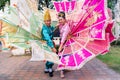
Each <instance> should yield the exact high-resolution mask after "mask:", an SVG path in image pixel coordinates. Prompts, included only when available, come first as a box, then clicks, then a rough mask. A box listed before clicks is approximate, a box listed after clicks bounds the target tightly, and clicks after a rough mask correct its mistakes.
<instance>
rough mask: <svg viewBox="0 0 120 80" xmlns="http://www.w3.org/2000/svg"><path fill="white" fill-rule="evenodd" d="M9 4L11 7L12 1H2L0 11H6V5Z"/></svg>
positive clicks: (0, 1)
mask: <svg viewBox="0 0 120 80" xmlns="http://www.w3.org/2000/svg"><path fill="white" fill-rule="evenodd" d="M7 3H8V4H9V5H10V0H0V10H1V9H2V10H3V11H4V8H5V5H6V4H7Z"/></svg>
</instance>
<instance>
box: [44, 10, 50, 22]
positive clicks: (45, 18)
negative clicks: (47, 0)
mask: <svg viewBox="0 0 120 80" xmlns="http://www.w3.org/2000/svg"><path fill="white" fill-rule="evenodd" d="M46 20H51V16H50V12H49V10H47V11H46V12H45V14H44V21H46Z"/></svg>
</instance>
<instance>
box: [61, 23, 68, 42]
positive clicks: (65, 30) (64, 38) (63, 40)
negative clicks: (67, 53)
mask: <svg viewBox="0 0 120 80" xmlns="http://www.w3.org/2000/svg"><path fill="white" fill-rule="evenodd" d="M69 32H70V28H69V26H68V25H66V27H65V28H64V31H63V35H62V37H61V43H64V42H65V40H66V38H67V35H68V34H69Z"/></svg>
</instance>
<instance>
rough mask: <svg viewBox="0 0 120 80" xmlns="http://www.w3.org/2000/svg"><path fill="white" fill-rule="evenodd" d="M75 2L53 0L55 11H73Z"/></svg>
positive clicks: (74, 0)
mask: <svg viewBox="0 0 120 80" xmlns="http://www.w3.org/2000/svg"><path fill="white" fill-rule="evenodd" d="M75 3H76V0H73V1H60V2H58V1H55V2H54V6H55V9H56V11H57V12H60V11H64V12H69V11H73V10H74V8H75Z"/></svg>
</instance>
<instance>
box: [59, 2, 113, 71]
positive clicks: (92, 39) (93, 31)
mask: <svg viewBox="0 0 120 80" xmlns="http://www.w3.org/2000/svg"><path fill="white" fill-rule="evenodd" d="M79 10H80V11H79V12H82V13H79V15H81V16H80V17H78V19H77V20H78V21H77V23H75V25H72V26H70V27H71V30H72V31H71V33H70V36H71V38H70V39H68V40H67V41H66V43H65V45H64V49H63V51H62V54H63V55H68V56H63V57H61V59H60V61H61V64H60V65H59V66H58V70H61V69H70V70H75V69H80V68H81V67H82V66H83V65H84V64H85V63H86V62H88V61H89V60H91V59H93V58H94V57H96V56H97V55H99V54H104V53H105V52H108V50H109V47H110V42H111V41H112V40H114V36H113V35H112V34H111V33H112V32H111V29H112V26H110V27H108V26H109V25H108V26H107V24H108V22H109V21H108V15H107V14H108V13H107V8H106V6H105V0H84V3H83V5H82V7H81V8H80V9H79ZM73 24H74V23H73ZM111 25H112V24H111ZM108 28H109V29H108ZM63 65H64V66H63Z"/></svg>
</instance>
